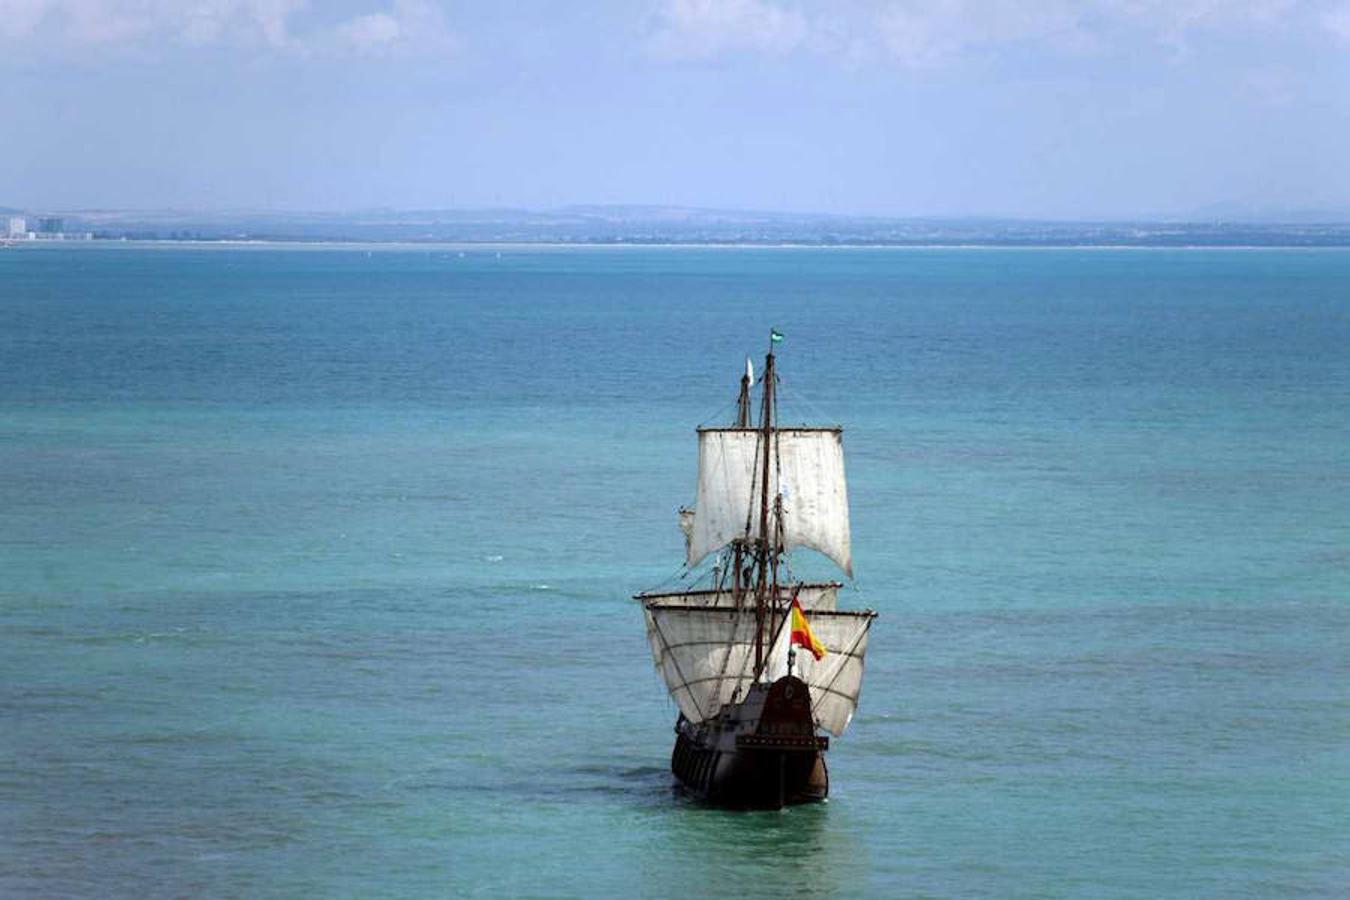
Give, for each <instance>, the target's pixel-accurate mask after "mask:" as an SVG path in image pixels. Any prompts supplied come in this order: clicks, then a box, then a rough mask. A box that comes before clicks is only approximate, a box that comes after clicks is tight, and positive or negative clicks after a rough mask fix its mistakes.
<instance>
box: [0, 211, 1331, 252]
mask: <svg viewBox="0 0 1350 900" xmlns="http://www.w3.org/2000/svg"><path fill="white" fill-rule="evenodd" d="M0 215H6V216H8V217H9V218H8V221H10V222H13V223H17V224H18V226H19V229H18V230H17V231H15V230H13V229H12V233H10V234H9V235H8V236H7V235H6V233H5V232H4V231H0V240H4V241H6V242H7V243H25V242H38V243H42V242H64V241H68V240H79V241H81V242H83V241H90V240H92V241H97V242H106V241H137V242H155V243H192V244H204V243H210V244H220V243H237V244H255V243H273V244H410V245H421V244H427V245H447V244H449V245H467V246H476V245H502V246H520V245H536V246H616V247H622V246H649V247H654V246H698V247H861V248H866V247H1004V248H1016V247H1029V248H1034V247H1174V248H1183V247H1192V248H1217V247H1227V248H1239V247H1245V248H1274V247H1287V248H1293V247H1350V217H1345V218H1343V219H1342V218H1337V217H1335V216H1334V215H1333V214H1321V215H1319V214H1314V213H1302V214H1298V215H1291V216H1289V218H1290V221H1256V220H1245V219H1233V220H1227V219H1222V218H1214V219H1204V220H1193V221H1172V220H1130V221H1056V220H1024V219H999V218H885V217H869V216H843V215H816V214H799V213H776V212H754V211H736V210H711V209H689V208H683V207H629V206H616V207H608V206H586V207H567V208H563V209H555V210H544V211H535V210H413V211H397V210H376V211H355V212H343V213H279V212H274V211H248V210H243V211H230V212H191V211H181V210H163V211H147V210H140V211H113V210H67V211H59V212H53V211H49V210H18V209H11V210H0ZM3 221H6V220H4V219H0V222H3ZM32 222H40V223H42V228H43V229H45V230H39V231H32V230H27V229H28V228H29V225H27V224H24V223H32ZM63 237H64V240H63Z"/></svg>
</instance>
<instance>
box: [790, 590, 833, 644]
mask: <svg viewBox="0 0 1350 900" xmlns="http://www.w3.org/2000/svg"><path fill="white" fill-rule="evenodd" d="M789 627H790V628H791V629H792V632H791V634H790V635H789V636H788V644H789V646H791V645H792V644H796V645H797V646H798V647H805V648H806V649H807V650H810V651H811V655H812V656H814V657H815V658H816V659H820V658H822V657H823V656H824V655H825V654H826V653H828V652H829V651H828V650H826V649H825V645H824V644H822V643H821V642H820V641H818V640H816V636H815V635H814V634H812V633H811V623H810V622H808V621H806V613H804V612H802V605H801V604H800V603H798V602H797V598H796V597H793V598H792V621H791V622H790V623H789Z"/></svg>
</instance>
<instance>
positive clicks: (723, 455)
mask: <svg viewBox="0 0 1350 900" xmlns="http://www.w3.org/2000/svg"><path fill="white" fill-rule="evenodd" d="M698 437H699V453H698V499H697V502H696V503H695V504H694V522H693V529H692V531H691V533H690V536H689V542H688V554H687V556H686V563H687V564H688V565H690V566H693V565H697V564H698V563H699V562H700V561H701V560H702V559H703V558H704V557H705V556H707V555H708V554H709V553H712V552H714V551H716V550H720V549H721V548H723V547H725V546H726V545H727V544H729V543H731V541H733V540H735V539H737V538H749V539H751V540H757V539H760V538H761V537H763V536H762V535H761V534H760V533H759V521H758V518H757V517H756V516H755V515H754V514H753V513H754V511H755V510H757V509H758V508H759V503H760V496H759V495H760V479H759V478H757V477H756V473H757V472H759V470H760V467H761V465H762V462H763V456H761V454H762V453H764V452H765V450H766V448H765V447H763V446H762V445H763V444H764V434H763V432H762V431H760V430H758V429H749V428H700V429H699V432H698ZM767 451H768V452H769V454H770V456H769V490H770V491H772V492H773V493H774V495H776V496H778V497H781V498H782V509H783V521H782V531H781V534H780V533H779V530H778V527H777V523H775V522H774V521H772V519H771V521H770V523H769V538H770V539H774V543H775V544H776V545H777V546H781V547H782V549H784V550H791V549H792V548H794V547H810V548H811V549H813V550H818V551H820V552H821V553H823V554H825V555H826V556H827V557H829V558H830V559H832V560H833V561H834V562H835V564H836V565H838V566H839V568H841V569H843V570H844V572H845V573H847V574H848V575H850V576H852V574H853V560H852V556H851V551H850V548H849V524H848V490H847V485H846V483H845V480H844V445H843V439H842V432H841V430H840V429H838V428H779V429H775V430H774V431H773V432H771V438H770V440H769V442H768V447H767ZM773 500H774V497H773V496H771V497H770V506H771V507H772V505H773Z"/></svg>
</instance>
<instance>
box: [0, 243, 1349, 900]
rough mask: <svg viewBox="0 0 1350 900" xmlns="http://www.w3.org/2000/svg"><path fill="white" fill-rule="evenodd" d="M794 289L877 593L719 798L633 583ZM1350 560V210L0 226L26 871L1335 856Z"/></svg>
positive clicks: (519, 883)
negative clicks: (898, 220) (675, 774)
mask: <svg viewBox="0 0 1350 900" xmlns="http://www.w3.org/2000/svg"><path fill="white" fill-rule="evenodd" d="M770 326H776V327H777V328H778V329H779V330H781V331H783V332H784V333H785V334H786V335H787V340H786V342H784V343H783V344H782V345H780V357H779V365H780V369H781V374H782V377H783V397H784V404H785V406H784V413H785V419H788V420H793V421H800V420H805V421H812V422H821V421H824V422H829V423H835V422H839V423H843V424H844V425H845V426H846V432H845V444H846V448H847V452H848V461H849V477H850V495H851V500H852V506H853V519H854V521H853V531H854V560H855V566H856V570H857V574H858V581H857V587H858V589H859V590H858V592H857V593H856V594H855V593H852V592H848V593H846V594H845V597H844V601H845V602H846V603H847V604H849V605H855V606H871V607H873V608H875V609H877V610H878V611H879V612H880V613H881V618H879V619H878V620H877V624H876V626H875V628H874V630H873V633H872V644H871V648H870V654H869V659H868V674H867V680H866V684H865V689H864V693H863V702H862V706H861V709H860V711H859V714H858V716H857V718H856V719H855V720H854V723H853V727H852V729H851V730H850V732H849V733H848V734H847V735H846V736H845V737H844V738H842V739H839V740H837V741H835V743H834V749H833V750H832V751H831V754H830V764H831V774H832V776H833V786H832V794H831V797H830V800H829V802H828V803H827V804H824V805H819V806H815V807H811V808H796V809H792V810H789V811H786V812H782V813H750V814H746V813H739V814H738V813H727V812H720V811H715V810H708V809H702V808H699V807H697V806H695V805H692V804H690V803H688V802H687V801H685V800H683V799H681V798H679V797H678V796H676V795H675V794H674V793H673V792H672V788H671V778H670V776H669V774H668V770H667V762H668V757H669V752H670V747H671V744H672V740H673V734H672V732H671V725H672V723H673V720H674V717H675V709H674V706H673V705H672V704H671V703H670V702H669V701H668V700H667V699H666V696H665V690H664V687H663V686H662V684H661V683H660V680H659V679H658V677H657V675H656V674H655V673H654V672H653V671H652V668H651V663H650V659H649V657H648V652H647V647H646V643H645V640H644V637H643V626H642V618H641V614H640V611H639V610H638V608H637V607H636V606H635V605H634V604H633V602H632V601H631V600H629V599H628V596H629V595H630V594H631V593H632V592H634V591H636V590H640V589H643V588H649V587H654V586H656V585H658V584H661V583H663V582H666V581H667V580H668V579H671V578H672V577H677V576H678V574H679V561H680V559H681V553H682V539H681V536H680V533H679V530H678V528H677V527H676V522H675V510H676V508H677V507H678V506H679V505H681V504H682V503H688V502H690V501H691V500H692V499H693V492H694V475H695V441H694V433H693V429H694V427H695V426H696V425H697V424H699V423H701V422H707V421H712V422H717V421H721V420H722V419H723V418H725V417H726V416H727V415H729V412H730V410H729V408H728V404H729V403H730V402H731V401H732V400H733V399H734V394H735V387H736V381H737V378H738V377H739V374H740V372H741V370H742V367H743V365H744V355H745V354H746V353H747V352H751V353H754V354H755V355H756V356H757V357H758V356H761V355H762V353H763V351H764V346H765V337H766V335H767V332H768V330H769V328H770ZM809 555H810V554H807V553H803V554H802V557H803V558H802V559H799V560H798V565H799V567H800V569H801V570H802V571H803V572H809V573H815V574H828V572H829V569H828V568H827V564H825V563H823V562H821V561H819V560H812V559H806V558H804V557H807V556H809ZM1348 603H1350V252H1346V251H1325V250H1324V251H1273V250H1272V251H1200V250H1191V251H1185V250H1168V251H1151V250H1130V251H1114V250H1081V251H1055V250H1040V251H1004V250H945V249H934V250H840V249H835V250H814V249H690V248H684V249H659V248H652V249H632V248H628V249H623V248H610V249H602V248H596V249H548V248H538V249H522V248H501V249H500V253H498V250H497V249H495V248H481V247H479V248H466V249H464V250H463V251H462V252H461V250H460V249H459V248H447V247H434V248H426V247H418V248H388V247H386V248H375V249H369V250H368V249H367V248H351V247H344V248H277V247H247V248H227V247H212V248H182V247H135V246H131V247H120V246H86V247H65V248H59V247H20V248H14V249H9V250H0V895H3V896H7V897H8V896H40V897H42V896H54V897H71V896H88V897H95V896H97V897H111V896H121V897H176V896H241V897H258V896H289V897H301V896H323V895H326V896H351V897H412V896H444V895H470V896H475V895H481V896H502V895H511V896H648V897H658V898H659V897H676V896H696V897H697V896H710V895H743V896H755V897H759V896H765V897H790V896H821V897H834V896H840V897H848V896H862V895H873V896H903V895H929V896H970V897H989V896H1027V897H1032V896H1035V897H1047V896H1073V897H1080V896H1093V897H1099V896H1100V897H1117V896H1118V897H1141V896H1174V897H1224V898H1228V897H1244V896H1245V897H1302V896H1318V895H1322V896H1333V895H1340V896H1344V895H1345V893H1346V892H1347V891H1350V824H1347V823H1350V605H1348Z"/></svg>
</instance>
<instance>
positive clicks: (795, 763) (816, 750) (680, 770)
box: [670, 676, 830, 809]
mask: <svg viewBox="0 0 1350 900" xmlns="http://www.w3.org/2000/svg"><path fill="white" fill-rule="evenodd" d="M756 687H757V688H760V690H759V694H760V695H761V696H755V695H754V694H753V693H752V696H751V697H750V698H747V700H746V701H745V702H744V703H743V704H736V705H733V706H731V707H728V708H727V709H726V710H725V711H724V713H723V714H722V715H721V716H719V717H717V718H716V719H714V720H711V721H710V722H708V723H703V724H701V725H693V724H691V723H689V722H687V721H684V720H683V719H681V720H680V721H679V722H677V723H676V726H675V730H676V735H677V736H676V738H675V750H674V752H673V753H672V754H671V760H670V768H671V771H672V772H674V773H675V777H676V778H678V779H679V781H680V784H681V785H682V786H683V787H684V789H685V790H686V791H687V792H688V793H690V794H691V795H693V796H694V797H696V798H698V799H700V800H702V801H704V802H707V803H711V804H715V805H718V806H729V807H738V808H747V809H781V808H782V807H784V806H790V805H793V804H798V803H814V802H818V801H820V800H824V799H825V798H826V796H828V795H829V792H830V776H829V770H828V768H827V767H826V765H825V750H826V749H827V748H828V747H829V739H828V738H824V737H817V736H816V734H815V722H814V720H813V719H812V717H811V706H810V699H809V698H810V695H809V693H808V691H807V688H806V685H805V684H804V683H803V682H802V681H800V680H799V679H796V678H792V677H791V676H788V677H786V678H780V679H779V680H778V681H776V682H774V684H773V685H764V686H756Z"/></svg>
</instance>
